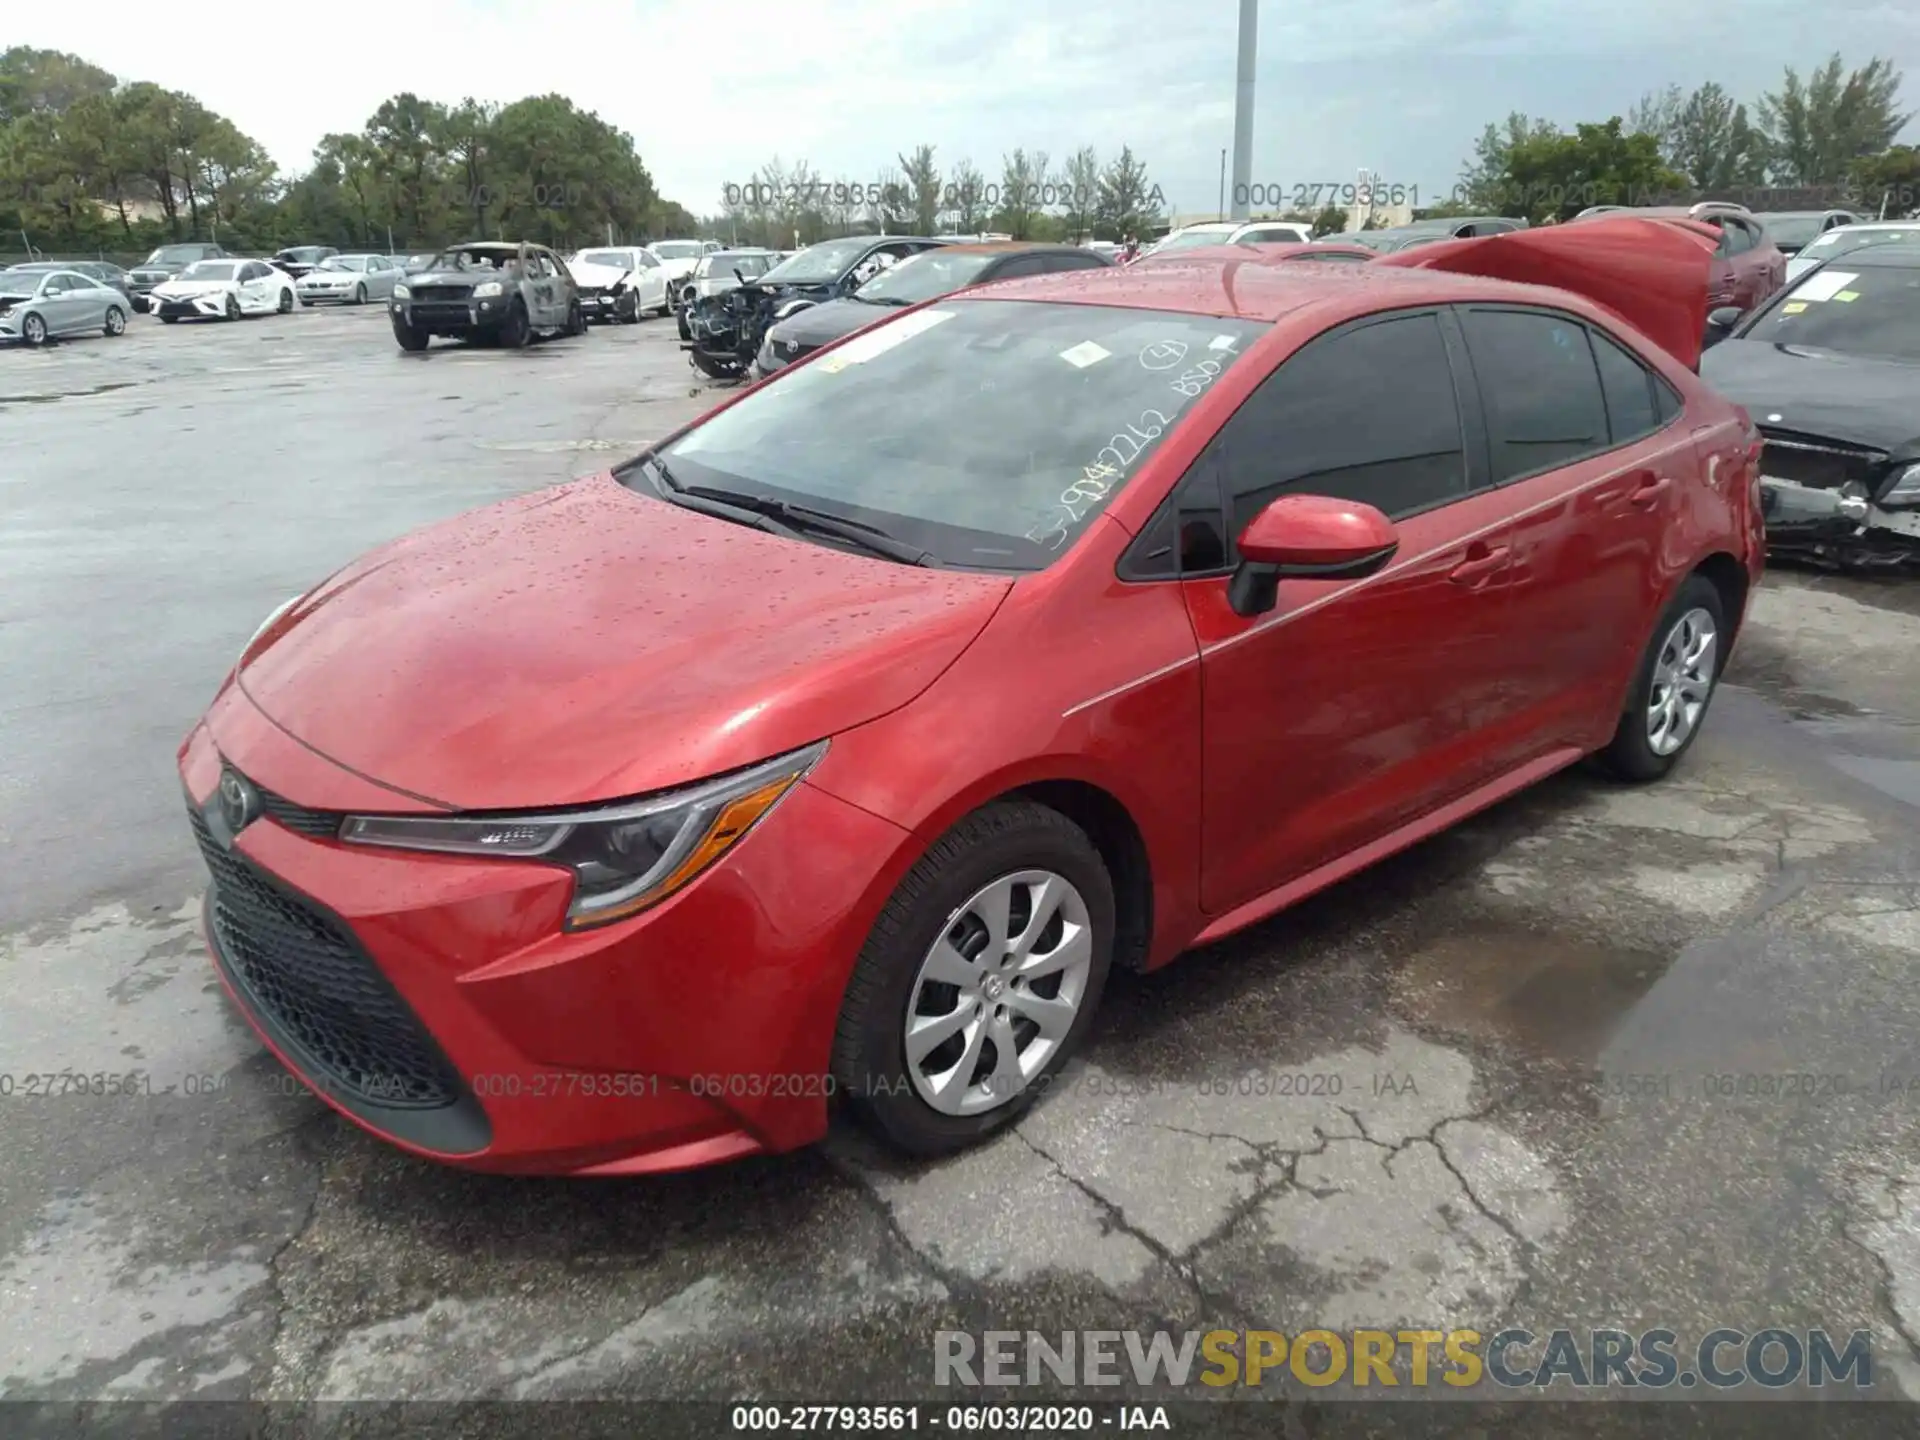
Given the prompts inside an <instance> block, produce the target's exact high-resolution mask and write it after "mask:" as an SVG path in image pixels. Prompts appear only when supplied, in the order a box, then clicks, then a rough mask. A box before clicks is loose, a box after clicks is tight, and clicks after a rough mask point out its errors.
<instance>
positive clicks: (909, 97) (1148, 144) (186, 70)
mask: <svg viewBox="0 0 1920 1440" xmlns="http://www.w3.org/2000/svg"><path fill="white" fill-rule="evenodd" d="M17 8H18V9H19V10H20V11H21V12H22V13H19V14H16V15H12V16H10V17H9V23H8V26H7V29H8V32H9V33H8V36H7V39H8V42H9V43H25V44H30V45H37V46H46V47H52V48H55V49H60V50H68V51H74V52H77V53H79V54H81V55H83V56H85V57H86V58H87V59H89V60H92V61H94V62H95V63H97V64H101V65H104V66H105V67H106V68H107V69H109V70H111V71H113V72H114V73H115V74H117V75H119V76H120V77H121V78H122V79H143V80H152V81H155V82H157V83H159V84H161V85H164V86H168V87H170V88H173V89H177V90H185V91H188V92H190V93H192V94H194V95H197V96H198V97H199V98H200V100H201V101H202V102H203V103H205V104H207V105H209V106H211V107H212V108H213V109H215V110H217V111H219V112H221V113H222V114H224V115H226V116H227V117H228V118H230V119H231V120H233V121H234V122H235V123H236V124H237V125H239V126H240V128H241V129H243V130H245V131H246V132H247V133H249V134H251V135H252V136H253V137H254V138H256V139H257V140H259V141H260V142H261V143H262V144H263V145H265V146H266V148H267V150H268V151H269V152H270V153H271V154H272V156H273V158H274V159H275V160H276V161H277V162H278V163H279V164H280V166H281V167H282V168H283V169H284V170H287V171H290V172H297V171H299V170H303V169H305V168H306V167H307V165H308V164H309V163H310V162H311V157H312V150H313V146H314V143H315V142H316V141H317V140H318V139H319V138H320V136H321V135H322V134H324V133H326V132H327V131H330V130H357V129H359V128H360V126H361V125H362V124H363V123H364V122H365V121H366V118H367V116H368V115H369V114H370V113H371V112H372V111H373V109H374V107H375V106H377V105H378V104H379V103H380V101H381V100H383V99H384V98H386V97H387V96H389V95H391V94H394V93H395V92H397V91H400V90H405V89H411V90H413V91H415V92H416V93H418V94H420V95H422V96H425V97H427V98H431V99H435V100H442V101H456V100H459V99H460V98H461V97H463V96H466V95H474V96H476V97H479V98H484V99H492V100H500V101H506V100H513V99H517V98H519V97H521V96H523V95H528V94H539V93H543V92H546V91H558V92H560V93H562V94H564V95H567V96H569V97H571V98H572V99H573V101H574V103H576V104H577V105H580V106H582V107H583V108H586V109H590V110H595V111H597V112H599V114H600V115H601V116H602V117H603V118H605V119H606V120H608V121H610V122H612V123H613V124H615V125H617V126H619V127H621V128H622V129H625V130H627V131H629V132H630V133H631V134H632V135H633V137H634V140H635V143H636V144H637V146H638V148H639V151H640V154H641V157H642V159H644V160H645V162H646V164H647V166H648V168H649V169H650V170H651V171H652V173H653V176H654V179H655V182H656V183H657V184H658V185H659V187H660V189H661V191H662V192H663V193H664V194H665V195H667V196H668V197H670V198H672V199H675V200H678V201H680V202H681V203H682V204H684V205H686V206H687V207H688V208H689V209H691V210H694V211H695V212H696V213H709V212H712V211H714V210H717V209H718V208H719V201H720V191H721V187H722V186H723V185H724V184H726V183H727V182H729V181H743V180H746V179H748V178H750V177H751V174H752V172H753V171H754V170H755V169H756V168H757V167H758V165H759V164H760V163H761V162H762V161H763V160H765V159H767V158H769V157H770V156H772V155H774V154H776V153H777V154H778V155H779V156H780V157H781V158H782V159H783V160H785V161H787V162H792V161H793V160H796V159H802V158H804V159H805V160H807V161H808V162H809V163H810V164H811V165H812V166H813V167H814V168H815V169H816V170H817V171H819V172H821V173H822V174H823V175H825V176H827V177H836V176H845V177H846V178H849V179H871V178H872V177H874V176H875V175H876V174H877V173H878V172H879V171H880V169H881V168H882V167H884V166H886V165H889V164H891V163H893V162H894V157H895V155H896V154H897V153H898V152H900V151H903V150H908V149H910V148H911V147H913V146H914V145H916V144H920V143H923V142H924V143H927V144H931V145H933V146H935V147H936V152H935V159H936V162H937V163H939V164H940V165H941V166H942V167H943V168H944V167H945V166H947V165H950V164H952V163H953V162H954V161H956V160H959V159H962V158H966V157H971V158H972V159H973V160H974V162H975V163H976V164H978V165H979V166H980V167H981V169H982V170H984V171H986V172H988V177H989V178H990V179H995V180H997V179H998V178H999V170H1000V156H1001V155H1002V154H1003V153H1004V152H1005V151H1007V150H1010V149H1012V148H1013V147H1014V146H1016V145H1023V146H1026V147H1028V148H1030V149H1041V150H1046V151H1048V152H1050V153H1051V154H1052V155H1053V156H1054V157H1055V158H1056V159H1058V158H1059V157H1062V156H1064V155H1065V154H1066V153H1067V152H1068V151H1071V150H1073V149H1075V148H1077V147H1079V146H1082V145H1093V146H1095V147H1096V148H1098V149H1099V150H1100V152H1101V154H1102V156H1103V157H1104V156H1105V155H1107V154H1108V153H1110V152H1112V151H1116V150H1118V148H1119V147H1120V146H1121V145H1122V144H1131V145H1132V146H1133V147H1134V150H1135V153H1136V154H1138V155H1139V156H1140V157H1141V158H1142V159H1143V160H1144V161H1145V163H1146V165H1147V167H1148V170H1149V173H1150V175H1151V177H1152V179H1153V181H1154V182H1155V183H1157V184H1158V185H1159V186H1160V188H1161V190H1162V192H1163V193H1164V195H1165V196H1166V198H1167V200H1168V201H1169V202H1170V203H1171V204H1172V205H1173V206H1174V207H1175V208H1177V209H1178V210H1180V211H1182V212H1192V211H1201V210H1211V209H1213V208H1214V206H1215V205H1216V203H1217V198H1218V192H1219V176H1220V151H1221V149H1222V148H1223V147H1226V146H1230V145H1231V144H1232V139H1233V99H1234V52H1235V37H1236V34H1237V23H1238V21H1237V17H1238V8H1239V7H1238V5H1237V4H1236V3H1235V0H1185V3H1176V0H1095V3H1090V4H1073V5H1064V4H1047V3H1045V0H939V3H933V0H888V3H872V0H782V3H779V4H771V3H760V0H680V3H647V0H633V3H628V4H621V3H616V0H520V3H513V4H509V3H504V0H325V3H323V4H319V5H313V6H294V7H268V8H265V9H255V10H235V9H231V8H226V7H217V8H216V9H215V10H214V11H209V12H204V13H202V12H197V11H193V10H191V9H189V10H187V11H178V12H174V11H168V10H165V9H162V10H154V9H152V8H150V7H147V6H140V7H134V6H130V5H129V6H114V7H109V8H108V9H107V10H105V11H102V10H100V9H89V8H88V7H82V6H71V7H69V6H43V5H31V6H29V5H21V6H19V7H17ZM1260 8H1261V17H1260V22H1261V23H1260V64H1259V74H1258V89H1257V95H1256V105H1255V112H1256V113H1255V139H1254V164H1253V178H1254V180H1255V181H1256V182H1257V183H1268V184H1278V185H1285V186H1288V187H1292V186H1294V185H1300V184H1316V183H1322V182H1332V183H1345V182H1350V181H1352V180H1353V178H1354V174H1355V172H1356V170H1357V169H1358V168H1359V167H1361V166H1366V167H1369V168H1371V169H1372V170H1374V171H1375V172H1376V173H1377V174H1378V175H1379V176H1380V178H1381V179H1382V180H1384V181H1386V182H1387V183H1389V184H1404V185H1408V186H1418V187H1419V189H1420V193H1421V197H1422V199H1423V200H1425V199H1429V198H1433V197H1436V196H1441V195H1443V194H1444V192H1446V191H1447V190H1449V189H1450V188H1451V187H1452V185H1453V184H1454V182H1455V180H1456V178H1457V176H1458V173H1459V169H1460V162H1461V160H1462V159H1463V157H1465V156H1466V154H1467V153H1468V151H1469V149H1470V148H1471V145H1472V142H1473V139H1474V136H1475V135H1477V134H1478V133H1479V131H1480V128H1481V127H1482V126H1483V125H1484V124H1485V123H1486V122H1487V121H1488V120H1489V119H1497V118H1499V117H1502V116H1504V115H1505V114H1506V113H1507V112H1508V111H1510V110H1523V111H1527V112H1529V113H1532V114H1538V115H1544V116H1547V117H1549V118H1551V119H1553V120H1555V121H1558V122H1560V123H1562V124H1568V125H1570V124H1571V123H1572V122H1574V121H1576V120H1592V119H1605V118H1606V117H1607V116H1608V115H1610V114H1615V113H1624V112H1625V110H1626V108H1627V107H1628V106H1629V105H1631V104H1632V102H1633V101H1634V100H1635V99H1636V98H1637V97H1638V96H1639V95H1640V94H1641V92H1643V91H1645V90H1648V89H1651V88H1654V87H1657V86H1661V85H1664V84H1667V83H1669V82H1675V83H1679V84H1681V85H1685V86H1688V87H1691V86H1693V85H1695V84H1698V83H1700V82H1701V81H1705V80H1717V81H1719V82H1720V83H1721V84H1722V85H1724V86H1726V87H1727V88H1728V89H1730V90H1731V91H1733V92H1734V93H1735V94H1736V95H1738V96H1740V97H1742V98H1751V97H1752V96H1753V95H1755V94H1757V93H1759V92H1760V91H1762V90H1765V89H1769V88H1773V87H1775V86H1777V85H1778V83H1779V79H1780V75H1781V72H1782V69H1783V67H1785V66H1786V65H1789V64H1793V65H1796V66H1797V67H1799V68H1800V69H1801V70H1802V72H1803V73H1804V72H1805V71H1806V70H1808V69H1811V68H1812V67H1813V66H1815V65H1817V64H1818V63H1819V62H1820V61H1822V60H1823V59H1824V58H1825V57H1826V56H1827V55H1828V54H1829V53H1831V52H1832V51H1834V50H1836V49H1837V50H1839V51H1840V52H1841V54H1842V55H1843V56H1844V58H1845V59H1846V61H1847V63H1848V64H1849V65H1855V64H1863V63H1865V62H1866V61H1867V60H1868V59H1870V58H1872V57H1873V56H1874V55H1883V56H1887V57H1889V58H1891V59H1892V60H1893V61H1894V62H1895V63H1896V64H1898V65H1899V66H1900V67H1901V68H1902V69H1903V70H1906V71H1908V72H1909V73H1910V74H1911V75H1912V77H1913V78H1912V79H1911V80H1910V83H1909V84H1908V86H1907V97H1908V103H1909V106H1910V107H1913V108H1920V5H1916V4H1914V3H1913V0H1878V3H1875V0H1826V3H1823V4H1818V5H1816V4H1813V3H1811V0H1798V3H1785V0H1611V3H1609V4H1605V5H1600V4H1594V3H1591V0H1584V3H1579V4H1575V3H1572V0H1425V3H1416V0H1342V3H1319V4H1313V5H1304V4H1284V3H1280V0H1263V3H1262V4H1261V7H1260ZM170 17H173V22H172V23H170ZM1916 131H1920V125H1914V126H1910V127H1909V130H1908V134H1907V137H1906V138H1907V139H1908V140H1909V141H1911V140H1912V139H1913V138H1914V134H1915V132H1916Z"/></svg>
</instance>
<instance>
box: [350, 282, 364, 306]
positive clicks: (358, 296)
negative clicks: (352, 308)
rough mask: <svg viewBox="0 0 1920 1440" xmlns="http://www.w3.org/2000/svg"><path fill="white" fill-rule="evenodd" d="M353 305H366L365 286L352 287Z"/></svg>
mask: <svg viewBox="0 0 1920 1440" xmlns="http://www.w3.org/2000/svg"><path fill="white" fill-rule="evenodd" d="M353 303H354V304H356V305H364V304H366V303H367V287H366V286H364V285H356V286H354V287H353Z"/></svg>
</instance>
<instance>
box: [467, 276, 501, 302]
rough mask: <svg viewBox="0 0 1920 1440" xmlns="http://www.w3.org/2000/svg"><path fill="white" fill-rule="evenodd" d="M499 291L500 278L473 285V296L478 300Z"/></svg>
mask: <svg viewBox="0 0 1920 1440" xmlns="http://www.w3.org/2000/svg"><path fill="white" fill-rule="evenodd" d="M499 293H500V282H499V281H498V280H489V281H487V282H486V284H484V285H476V286H474V287H473V298H474V299H476V300H485V299H487V298H488V297H489V296H492V295H498V294H499Z"/></svg>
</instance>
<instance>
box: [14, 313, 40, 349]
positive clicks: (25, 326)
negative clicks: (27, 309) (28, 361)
mask: <svg viewBox="0 0 1920 1440" xmlns="http://www.w3.org/2000/svg"><path fill="white" fill-rule="evenodd" d="M20 338H21V339H22V340H25V341H26V342H27V344H29V345H44V344H46V343H47V322H46V321H45V320H43V319H41V318H40V317H39V316H38V315H29V316H27V318H26V319H25V320H22V321H21V322H20Z"/></svg>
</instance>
